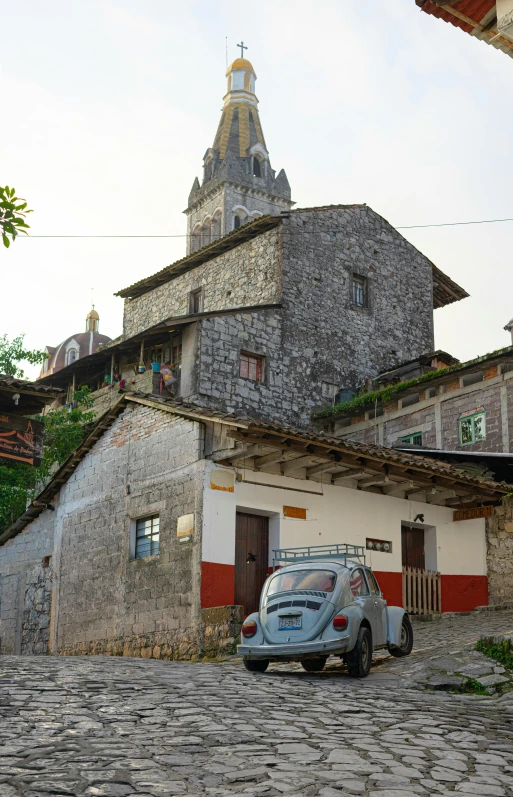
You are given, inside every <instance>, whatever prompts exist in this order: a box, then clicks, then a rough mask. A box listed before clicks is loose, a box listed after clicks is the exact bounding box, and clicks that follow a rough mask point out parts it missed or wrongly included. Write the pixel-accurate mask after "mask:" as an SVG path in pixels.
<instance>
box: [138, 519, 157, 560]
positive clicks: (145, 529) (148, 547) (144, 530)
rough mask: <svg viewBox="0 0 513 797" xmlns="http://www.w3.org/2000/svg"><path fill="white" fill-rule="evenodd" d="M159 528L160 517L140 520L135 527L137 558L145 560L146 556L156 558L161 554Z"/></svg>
mask: <svg viewBox="0 0 513 797" xmlns="http://www.w3.org/2000/svg"><path fill="white" fill-rule="evenodd" d="M159 527H160V518H159V516H158V515H151V517H143V518H139V519H138V520H137V522H136V526H135V558H136V559H143V558H144V557H145V556H156V554H158V552H159Z"/></svg>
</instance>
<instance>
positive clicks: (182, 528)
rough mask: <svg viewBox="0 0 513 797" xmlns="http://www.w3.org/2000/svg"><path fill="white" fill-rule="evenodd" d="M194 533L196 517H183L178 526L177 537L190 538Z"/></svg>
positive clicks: (179, 519)
mask: <svg viewBox="0 0 513 797" xmlns="http://www.w3.org/2000/svg"><path fill="white" fill-rule="evenodd" d="M193 531H194V515H193V514H191V515H182V516H181V517H179V518H178V521H177V524H176V536H177V537H188V536H189V535H191V534H192V533H193Z"/></svg>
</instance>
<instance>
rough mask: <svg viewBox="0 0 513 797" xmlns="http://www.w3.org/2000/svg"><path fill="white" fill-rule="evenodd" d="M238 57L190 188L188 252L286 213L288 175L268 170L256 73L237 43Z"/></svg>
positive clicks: (232, 66) (242, 44)
mask: <svg viewBox="0 0 513 797" xmlns="http://www.w3.org/2000/svg"><path fill="white" fill-rule="evenodd" d="M237 47H240V48H241V57H240V58H236V59H235V61H233V63H232V64H230V66H229V67H228V69H227V70H226V79H227V89H226V94H225V95H224V97H223V110H222V113H221V120H220V122H219V126H218V128H217V132H216V135H215V138H214V143H213V145H212V147H210V148H209V149H207V151H206V153H205V157H204V158H203V181H202V183H201V185H200V184H199V181H198V179H197V178H196V180H195V181H194V183H193V186H192V190H191V193H190V195H189V204H188V207H187V210H186V211H185V213H186V214H187V216H188V237H187V241H188V245H187V252H188V253H190V252H195V251H196V250H197V249H200V248H202V247H203V246H206V245H207V244H209V243H211V241H213V240H215V239H216V238H220V237H221V236H223V235H226V234H227V233H229V232H230V231H231V230H233V229H237V227H240V226H241V225H243V224H247V223H248V222H250V221H253V220H254V219H255V218H257V217H258V216H263V215H265V214H273V215H278V214H279V213H281V212H283V211H285V210H290V208H291V207H292V205H293V204H294V203H293V202H292V201H291V199H290V186H289V182H288V180H287V175H286V174H285V172H284V171H283V170H282V171H281V172H280V173H279V174H278V175H276V173H275V171H274V169H272V168H271V162H270V159H269V152H268V151H267V145H266V143H265V138H264V133H263V130H262V125H261V123H260V115H259V113H258V99H257V96H256V94H255V83H256V79H257V76H256V72H255V70H254V68H253V65H252V64H251V62H250V61H248V60H247V58H244V50H247V49H248V48H247V46H246V45H245V44H244V42H243V41H241V43H240V44H238V45H237Z"/></svg>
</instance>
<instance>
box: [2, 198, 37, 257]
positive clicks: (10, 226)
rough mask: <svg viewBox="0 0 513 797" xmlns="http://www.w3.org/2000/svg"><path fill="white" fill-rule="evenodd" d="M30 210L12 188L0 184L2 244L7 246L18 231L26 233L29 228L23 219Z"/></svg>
mask: <svg viewBox="0 0 513 797" xmlns="http://www.w3.org/2000/svg"><path fill="white" fill-rule="evenodd" d="M32 212H33V211H32V210H27V203H26V202H25V200H24V199H21V198H20V197H17V196H16V191H15V190H14V188H9V186H8V185H6V186H5V188H2V187H1V186H0V231H1V233H2V241H3V242H4V246H6V247H7V248H9V246H10V245H11V241H14V239H15V238H16V236H17V235H19V234H20V232H21V233H23V235H28V232H27V230H28V229H30V225H29V224H27V222H26V221H25V219H26V218H27V213H32Z"/></svg>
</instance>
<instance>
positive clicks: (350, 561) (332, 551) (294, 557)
mask: <svg viewBox="0 0 513 797" xmlns="http://www.w3.org/2000/svg"><path fill="white" fill-rule="evenodd" d="M273 554H274V556H273V567H278V566H281V567H283V566H284V565H294V564H298V563H300V562H315V561H325V560H326V559H336V560H337V561H338V562H340V563H341V564H343V565H345V566H346V567H351V566H352V565H354V564H362V565H364V564H365V547H364V546H363V545H346V544H345V543H344V544H340V543H337V544H335V545H306V546H304V547H303V548H277V549H275V550H273Z"/></svg>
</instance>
